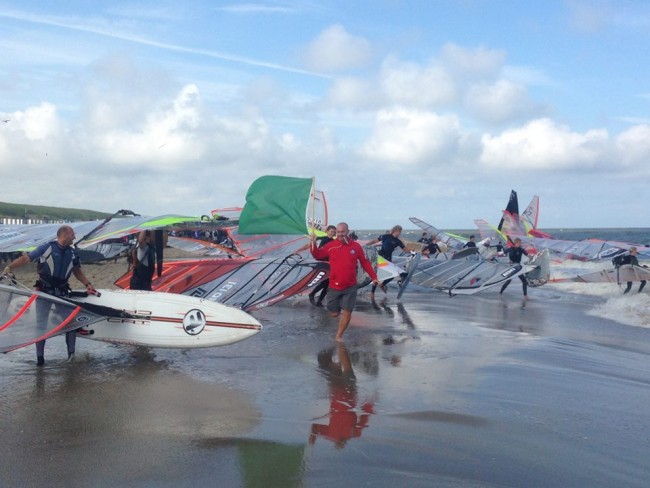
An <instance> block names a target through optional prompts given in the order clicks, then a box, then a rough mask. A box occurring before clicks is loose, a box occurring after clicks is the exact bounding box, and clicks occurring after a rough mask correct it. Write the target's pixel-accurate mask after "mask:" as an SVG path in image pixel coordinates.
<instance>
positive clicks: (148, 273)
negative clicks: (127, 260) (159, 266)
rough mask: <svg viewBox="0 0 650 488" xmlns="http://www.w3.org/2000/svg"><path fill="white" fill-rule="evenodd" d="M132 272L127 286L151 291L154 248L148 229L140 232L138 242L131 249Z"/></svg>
mask: <svg viewBox="0 0 650 488" xmlns="http://www.w3.org/2000/svg"><path fill="white" fill-rule="evenodd" d="M132 262H133V273H131V281H130V282H129V288H130V289H131V290H145V291H151V280H152V279H153V273H154V270H155V268H156V248H155V246H154V243H153V233H152V232H151V231H150V230H145V231H142V232H140V234H139V235H138V243H137V245H136V247H135V249H133V251H132Z"/></svg>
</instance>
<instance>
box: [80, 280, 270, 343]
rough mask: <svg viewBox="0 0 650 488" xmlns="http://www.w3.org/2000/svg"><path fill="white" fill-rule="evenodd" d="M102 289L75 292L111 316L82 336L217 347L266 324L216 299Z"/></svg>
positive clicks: (84, 305)
mask: <svg viewBox="0 0 650 488" xmlns="http://www.w3.org/2000/svg"><path fill="white" fill-rule="evenodd" d="M98 291H99V296H95V295H87V296H72V297H71V298H69V300H71V301H74V302H76V303H78V304H79V305H81V307H82V308H84V309H86V310H90V311H94V312H95V313H97V314H100V315H106V316H107V318H106V319H105V320H103V321H100V322H96V323H94V324H92V325H90V326H88V327H84V328H82V330H81V333H82V334H83V335H81V337H83V338H86V339H92V340H98V341H104V342H111V343H116V344H134V345H140V346H150V347H168V348H197V347H215V346H223V345H226V344H233V343H235V342H239V341H242V340H244V339H247V338H249V337H251V336H253V335H255V334H257V333H258V332H259V331H260V330H261V329H262V326H261V325H260V323H259V322H258V321H257V320H256V319H255V318H253V317H252V316H250V315H249V314H247V313H246V312H244V311H242V310H239V309H238V308H234V307H230V306H228V305H223V304H221V303H216V302H212V301H210V300H204V299H201V298H196V297H191V296H187V295H178V294H175V293H159V292H153V291H135V290H98ZM80 295H84V294H80ZM84 331H85V333H84Z"/></svg>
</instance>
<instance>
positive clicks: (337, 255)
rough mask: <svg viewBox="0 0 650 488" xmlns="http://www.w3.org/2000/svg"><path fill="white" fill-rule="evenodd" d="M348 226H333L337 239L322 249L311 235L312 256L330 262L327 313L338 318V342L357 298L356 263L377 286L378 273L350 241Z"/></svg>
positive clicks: (342, 223) (343, 223)
mask: <svg viewBox="0 0 650 488" xmlns="http://www.w3.org/2000/svg"><path fill="white" fill-rule="evenodd" d="M349 233H350V229H349V228H348V224H346V223H345V222H341V223H340V224H338V225H337V226H336V239H334V240H333V241H331V242H328V243H327V244H325V245H324V246H323V247H316V236H315V235H314V234H312V235H311V236H310V239H311V246H310V251H311V255H312V256H314V258H316V259H318V260H321V261H324V260H326V259H329V263H330V276H329V280H330V284H329V289H328V291H327V297H328V299H327V310H328V311H329V313H330V315H331V316H332V317H339V316H340V318H339V329H338V331H337V332H336V340H337V341H339V342H340V341H341V340H342V338H343V333H344V332H345V329H347V328H348V325H349V324H350V318H351V317H352V310H354V304H355V302H356V299H357V263H360V264H361V266H362V267H363V269H364V270H365V271H366V273H368V275H369V276H370V278H371V279H372V282H373V283H374V284H375V285H379V281H377V274H376V273H375V271H374V270H373V269H372V265H371V264H370V261H368V258H366V255H365V253H364V252H363V248H362V247H361V246H360V245H359V243H358V242H356V241H353V240H352V239H350V238H349Z"/></svg>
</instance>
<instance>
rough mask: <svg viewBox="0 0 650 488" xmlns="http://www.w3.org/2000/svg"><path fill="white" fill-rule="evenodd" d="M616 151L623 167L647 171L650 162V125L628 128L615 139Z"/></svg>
mask: <svg viewBox="0 0 650 488" xmlns="http://www.w3.org/2000/svg"><path fill="white" fill-rule="evenodd" d="M616 149H617V150H618V154H619V155H620V161H621V163H623V164H624V165H625V166H638V167H642V168H644V169H645V170H646V172H647V171H648V170H647V169H646V168H647V165H648V161H650V125H649V124H643V125H637V126H634V127H630V128H629V129H628V130H626V131H625V132H622V133H621V134H619V135H618V137H617V138H616Z"/></svg>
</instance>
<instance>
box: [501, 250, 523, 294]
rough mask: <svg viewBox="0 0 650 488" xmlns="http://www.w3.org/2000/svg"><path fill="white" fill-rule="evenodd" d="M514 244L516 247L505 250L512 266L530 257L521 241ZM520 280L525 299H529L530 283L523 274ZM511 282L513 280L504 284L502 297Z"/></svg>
mask: <svg viewBox="0 0 650 488" xmlns="http://www.w3.org/2000/svg"><path fill="white" fill-rule="evenodd" d="M513 244H514V245H513V246H512V247H509V248H508V249H506V250H505V255H506V256H508V258H510V264H521V258H522V256H528V252H526V250H525V249H524V248H523V247H521V239H519V238H516V239H515V241H514V243H513ZM519 279H520V280H521V286H522V288H523V290H524V298H525V299H528V281H526V277H525V276H524V275H523V274H520V275H519ZM511 281H512V280H508V281H506V282H505V283H504V284H503V286H502V287H501V291H500V292H499V295H501V294H502V293H503V292H504V290H505V289H506V288H508V285H509V284H510V282H511Z"/></svg>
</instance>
